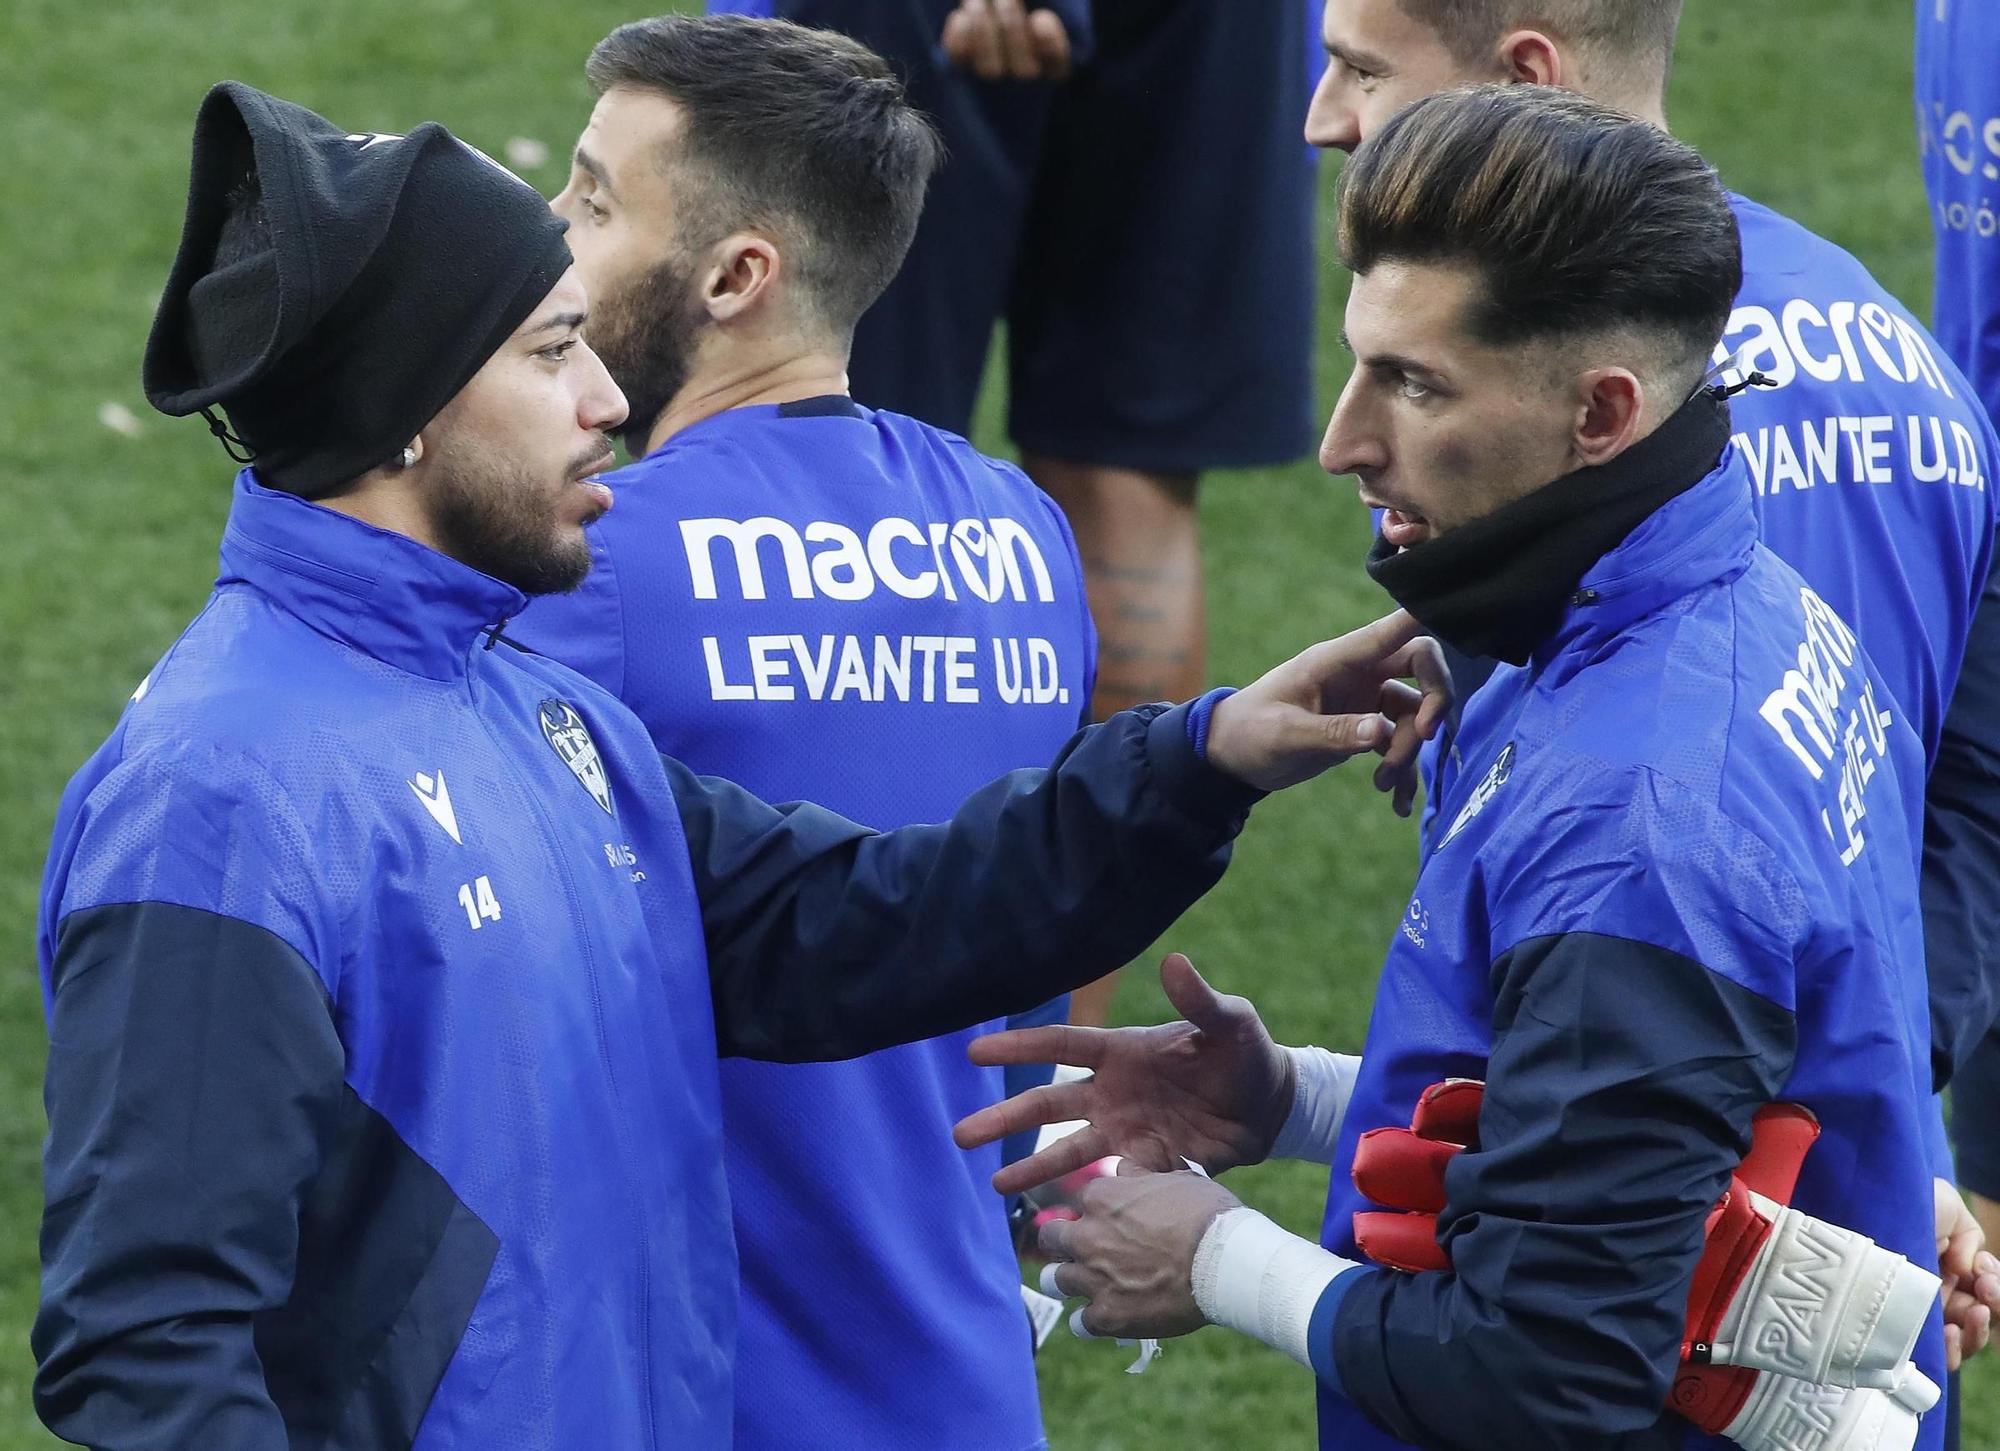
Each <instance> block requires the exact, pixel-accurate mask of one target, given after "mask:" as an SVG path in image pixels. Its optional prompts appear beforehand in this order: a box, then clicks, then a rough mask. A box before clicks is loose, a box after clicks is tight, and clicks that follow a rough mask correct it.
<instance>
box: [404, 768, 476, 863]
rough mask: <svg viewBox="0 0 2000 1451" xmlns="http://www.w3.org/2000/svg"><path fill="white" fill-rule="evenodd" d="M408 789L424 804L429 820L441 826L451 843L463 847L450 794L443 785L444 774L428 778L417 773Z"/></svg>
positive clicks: (440, 773) (463, 841) (463, 843)
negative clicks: (453, 842) (448, 835)
mask: <svg viewBox="0 0 2000 1451" xmlns="http://www.w3.org/2000/svg"><path fill="white" fill-rule="evenodd" d="M410 789H411V790H412V791H414V792H416V793H417V800H419V801H421V802H423V803H424V810H426V811H428V812H430V814H431V820H433V821H435V822H436V823H437V824H438V825H439V826H442V827H443V828H444V829H445V831H446V832H447V833H449V834H450V836H451V839H452V840H453V841H455V842H457V843H458V844H459V845H460V846H464V845H465V838H464V837H462V836H460V835H459V834H458V815H457V813H456V812H454V811H453V810H452V809H451V792H450V791H449V790H447V789H446V787H445V784H444V772H442V771H440V772H438V773H437V775H436V777H430V776H426V775H425V774H424V773H423V772H422V771H419V772H417V774H416V775H414V776H412V777H411V778H410Z"/></svg>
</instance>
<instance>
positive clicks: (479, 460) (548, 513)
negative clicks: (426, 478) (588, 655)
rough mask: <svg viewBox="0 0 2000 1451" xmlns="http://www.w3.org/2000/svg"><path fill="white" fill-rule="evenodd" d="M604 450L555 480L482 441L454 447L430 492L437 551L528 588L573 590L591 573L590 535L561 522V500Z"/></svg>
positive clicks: (596, 448) (594, 450)
mask: <svg viewBox="0 0 2000 1451" xmlns="http://www.w3.org/2000/svg"><path fill="white" fill-rule="evenodd" d="M604 448H605V445H603V444H596V445H593V446H592V447H591V448H590V449H589V450H588V451H587V452H585V453H582V454H579V455H577V457H576V458H574V459H572V460H570V462H569V463H568V464H567V465H566V466H565V467H564V470H563V475H562V478H561V479H560V480H558V481H556V482H555V483H553V484H551V483H550V482H549V481H548V480H545V479H539V478H537V477H536V476H535V475H534V474H533V473H532V472H530V471H529V470H528V469H526V468H523V467H522V466H521V465H519V464H517V463H515V462H513V461H512V460H511V459H508V458H506V457H504V456H502V455H499V454H497V453H493V452H490V451H488V450H486V449H483V448H481V447H479V446H477V445H472V444H466V443H460V444H457V445H456V446H454V447H452V449H451V451H450V454H449V456H448V457H447V458H442V459H440V460H439V461H438V468H437V472H436V476H435V477H434V478H433V480H432V482H431V486H430V489H429V491H428V495H427V498H426V507H427V509H428V512H429V514H430V525H431V531H432V534H433V536H434V537H435V538H436V540H437V542H438V548H439V550H440V551H441V552H443V553H445V554H448V555H450V556H451V557H452V558H453V559H456V560H458V561H459V562H460V563H461V564H469V565H471V566H472V567H473V568H474V569H477V570H480V571H481V572H483V573H485V574H490V575H492V576H493V578H495V579H497V580H499V581H500V582H501V583H502V584H510V585H512V586H513V587H514V588H515V589H517V590H520V591H521V593H523V594H527V595H547V594H567V593H569V592H570V591H571V590H573V589H575V588H576V587H577V586H578V585H580V584H582V583H583V581H584V577H585V576H586V575H588V574H589V573H590V541H589V540H588V539H587V538H585V537H584V536H583V535H582V534H581V533H580V532H579V533H577V534H574V535H572V534H569V533H568V532H567V530H566V529H565V528H564V527H563V526H562V525H560V524H558V523H557V522H556V519H555V517H554V515H555V505H556V500H558V499H559V498H560V497H561V496H562V494H563V492H564V491H565V490H567V489H568V488H569V487H570V485H571V484H572V483H573V482H574V481H576V480H578V479H580V478H583V477H584V476H585V474H584V471H585V470H587V469H588V468H589V467H590V466H591V465H592V464H593V463H595V462H596V461H597V460H599V459H600V458H602V457H603V454H604ZM593 517H594V516H593ZM585 522H592V521H591V520H586V521H585Z"/></svg>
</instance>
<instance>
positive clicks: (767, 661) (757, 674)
mask: <svg viewBox="0 0 2000 1451" xmlns="http://www.w3.org/2000/svg"><path fill="white" fill-rule="evenodd" d="M796 638H798V637H797V636H795V635H752V636H751V637H750V639H749V642H748V643H749V646H750V676H751V679H753V680H755V681H756V682H757V698H758V699H759V700H790V699H792V698H793V696H794V695H795V694H796V692H795V691H794V690H793V689H792V687H791V686H789V685H784V684H781V683H780V682H781V681H782V680H783V679H784V677H785V676H786V675H787V674H788V673H789V672H790V671H791V668H792V662H791V661H790V660H787V659H784V658H783V657H782V656H781V655H780V653H779V652H780V651H784V652H789V651H790V650H791V645H792V641H793V640H795V639H796Z"/></svg>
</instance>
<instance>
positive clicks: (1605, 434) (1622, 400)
mask: <svg viewBox="0 0 2000 1451" xmlns="http://www.w3.org/2000/svg"><path fill="white" fill-rule="evenodd" d="M1576 385H1577V408H1576V427H1575V431H1574V432H1573V433H1572V434H1571V436H1570V447H1571V448H1572V449H1574V450H1575V452H1576V456H1577V459H1578V461H1579V463H1580V464H1581V465H1582V467H1584V468H1590V467H1592V466H1593V465H1596V464H1603V463H1609V462H1611V460H1612V459H1614V458H1616V457H1618V455H1619V454H1621V453H1623V452H1625V450H1626V449H1628V448H1630V447H1631V446H1632V445H1633V444H1634V443H1637V442H1638V441H1639V429H1640V425H1641V424H1642V422H1643V421H1644V419H1643V415H1644V414H1645V411H1646V389H1645V385H1643V384H1642V383H1640V381H1639V379H1638V376H1637V375H1636V374H1634V373H1633V372H1632V371H1631V370H1630V369H1629V368H1592V369H1591V370H1590V371H1589V372H1587V373H1580V374H1578V375H1577V380H1576Z"/></svg>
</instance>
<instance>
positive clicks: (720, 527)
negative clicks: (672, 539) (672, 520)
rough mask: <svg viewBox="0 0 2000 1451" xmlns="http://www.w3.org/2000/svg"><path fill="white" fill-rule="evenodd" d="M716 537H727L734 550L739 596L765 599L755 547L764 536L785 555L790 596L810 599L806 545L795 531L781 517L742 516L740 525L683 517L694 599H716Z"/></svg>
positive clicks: (758, 558)
mask: <svg viewBox="0 0 2000 1451" xmlns="http://www.w3.org/2000/svg"><path fill="white" fill-rule="evenodd" d="M718 539H725V540H727V541H728V542H729V543H730V545H731V546H732V547H733V548H734V550H735V554H736V578H737V580H738V582H739V583H740V585H741V589H742V598H744V599H746V600H761V599H763V598H764V566H763V562H762V560H761V559H760V557H759V555H758V552H757V547H758V545H760V544H761V543H763V541H764V540H766V539H774V540H776V541H777V544H778V550H779V552H780V554H782V555H783V557H784V561H785V581H786V583H787V584H788V585H789V586H790V588H791V591H792V598H794V599H811V598H812V584H811V578H812V576H811V573H810V571H809V570H808V569H807V567H806V548H805V545H804V543H803V542H802V541H801V540H800V539H799V534H798V531H797V530H796V529H794V528H792V526H791V525H789V524H787V523H786V522H785V521H784V520H782V519H772V518H760V519H745V520H744V521H743V522H742V523H740V524H739V523H737V522H736V521H735V520H733V519H683V520H681V542H682V544H683V545H684V546H685V547H686V549H687V557H688V574H689V576H690V577H691V578H692V580H693V581H694V597H695V598H696V599H698V600H712V599H714V598H716V590H715V561H714V559H713V558H712V557H711V555H710V552H709V550H710V546H712V545H713V544H714V543H715V541H716V540H718Z"/></svg>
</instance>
